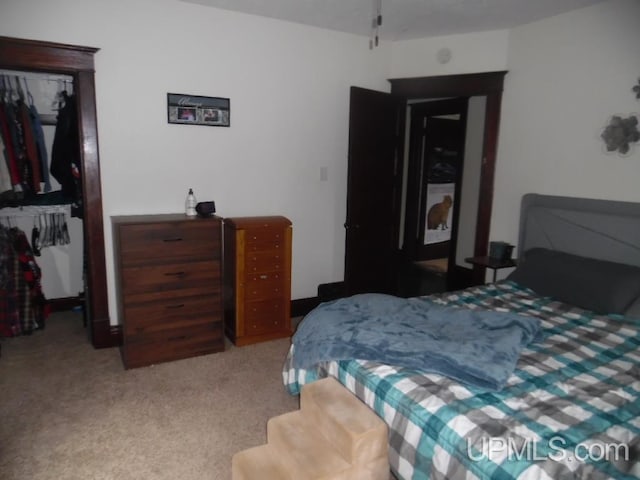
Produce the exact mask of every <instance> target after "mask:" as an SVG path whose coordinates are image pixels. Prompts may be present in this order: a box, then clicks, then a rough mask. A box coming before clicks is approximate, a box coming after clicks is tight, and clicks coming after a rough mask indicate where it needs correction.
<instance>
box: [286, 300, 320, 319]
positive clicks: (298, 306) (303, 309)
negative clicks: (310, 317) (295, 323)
mask: <svg viewBox="0 0 640 480" xmlns="http://www.w3.org/2000/svg"><path fill="white" fill-rule="evenodd" d="M318 305H320V299H319V298H318V297H310V298H298V299H296V300H291V317H303V316H305V315H306V314H307V313H309V312H310V311H311V310H313V309H314V308H316V307H317V306H318Z"/></svg>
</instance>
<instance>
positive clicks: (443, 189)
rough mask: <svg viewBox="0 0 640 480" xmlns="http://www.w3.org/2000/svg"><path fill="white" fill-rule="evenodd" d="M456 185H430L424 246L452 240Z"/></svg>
mask: <svg viewBox="0 0 640 480" xmlns="http://www.w3.org/2000/svg"><path fill="white" fill-rule="evenodd" d="M455 191H456V184H455V183H428V184H427V197H426V201H425V202H426V205H425V209H424V211H425V212H426V218H425V222H424V240H423V244H424V245H431V244H432V243H440V242H446V241H449V240H451V221H452V218H453V198H454V194H455Z"/></svg>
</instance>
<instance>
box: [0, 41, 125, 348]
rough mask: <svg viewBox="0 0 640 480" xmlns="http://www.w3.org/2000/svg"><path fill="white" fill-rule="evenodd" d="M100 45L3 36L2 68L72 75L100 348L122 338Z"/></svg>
mask: <svg viewBox="0 0 640 480" xmlns="http://www.w3.org/2000/svg"><path fill="white" fill-rule="evenodd" d="M98 50H99V49H97V48H93V47H82V46H77V45H67V44H62V43H53V42H42V41H37V40H26V39H20V38H12V37H4V36H0V68H3V69H7V70H22V71H35V72H50V73H61V74H67V75H71V76H73V78H74V89H75V92H76V94H77V99H78V100H77V105H78V120H79V130H80V131H79V134H80V135H79V136H80V143H81V145H79V147H80V154H81V155H80V157H81V161H82V193H83V202H84V217H83V219H82V221H83V232H84V242H85V243H84V249H85V255H86V258H85V262H86V280H85V282H86V285H87V288H86V291H85V299H84V300H85V315H86V318H87V324H88V334H89V337H90V341H91V343H92V344H93V346H94V347H96V348H105V347H113V346H116V345H119V344H120V343H121V333H120V330H119V329H118V328H117V327H112V326H111V323H110V320H109V306H108V299H107V276H106V266H105V246H104V231H103V216H102V190H101V184H100V161H99V155H98V128H97V119H96V100H95V80H94V73H95V69H94V55H95V53H96V52H97V51H98Z"/></svg>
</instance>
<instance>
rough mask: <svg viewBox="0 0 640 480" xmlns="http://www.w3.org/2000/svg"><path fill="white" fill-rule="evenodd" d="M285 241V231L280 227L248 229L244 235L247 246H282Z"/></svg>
mask: <svg viewBox="0 0 640 480" xmlns="http://www.w3.org/2000/svg"><path fill="white" fill-rule="evenodd" d="M283 240H284V234H283V230H282V227H281V226H279V225H277V226H271V225H269V226H262V227H253V228H248V229H246V230H245V234H244V241H245V242H246V244H247V245H261V246H262V245H269V244H282V242H283Z"/></svg>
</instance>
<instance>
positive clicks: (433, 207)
mask: <svg viewBox="0 0 640 480" xmlns="http://www.w3.org/2000/svg"><path fill="white" fill-rule="evenodd" d="M467 103H468V102H467V99H466V98H459V99H448V100H440V101H434V102H426V103H422V104H415V105H413V106H412V108H411V134H410V147H409V173H408V179H407V180H408V181H407V202H406V204H407V207H406V212H407V213H406V219H405V242H404V246H403V250H404V252H405V254H406V255H405V257H406V258H409V259H411V260H412V261H424V260H432V259H448V260H450V261H451V262H455V247H456V239H457V225H458V215H459V208H458V205H460V199H461V198H460V192H461V184H462V171H463V167H464V162H463V160H464V143H465V132H466V116H467Z"/></svg>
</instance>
